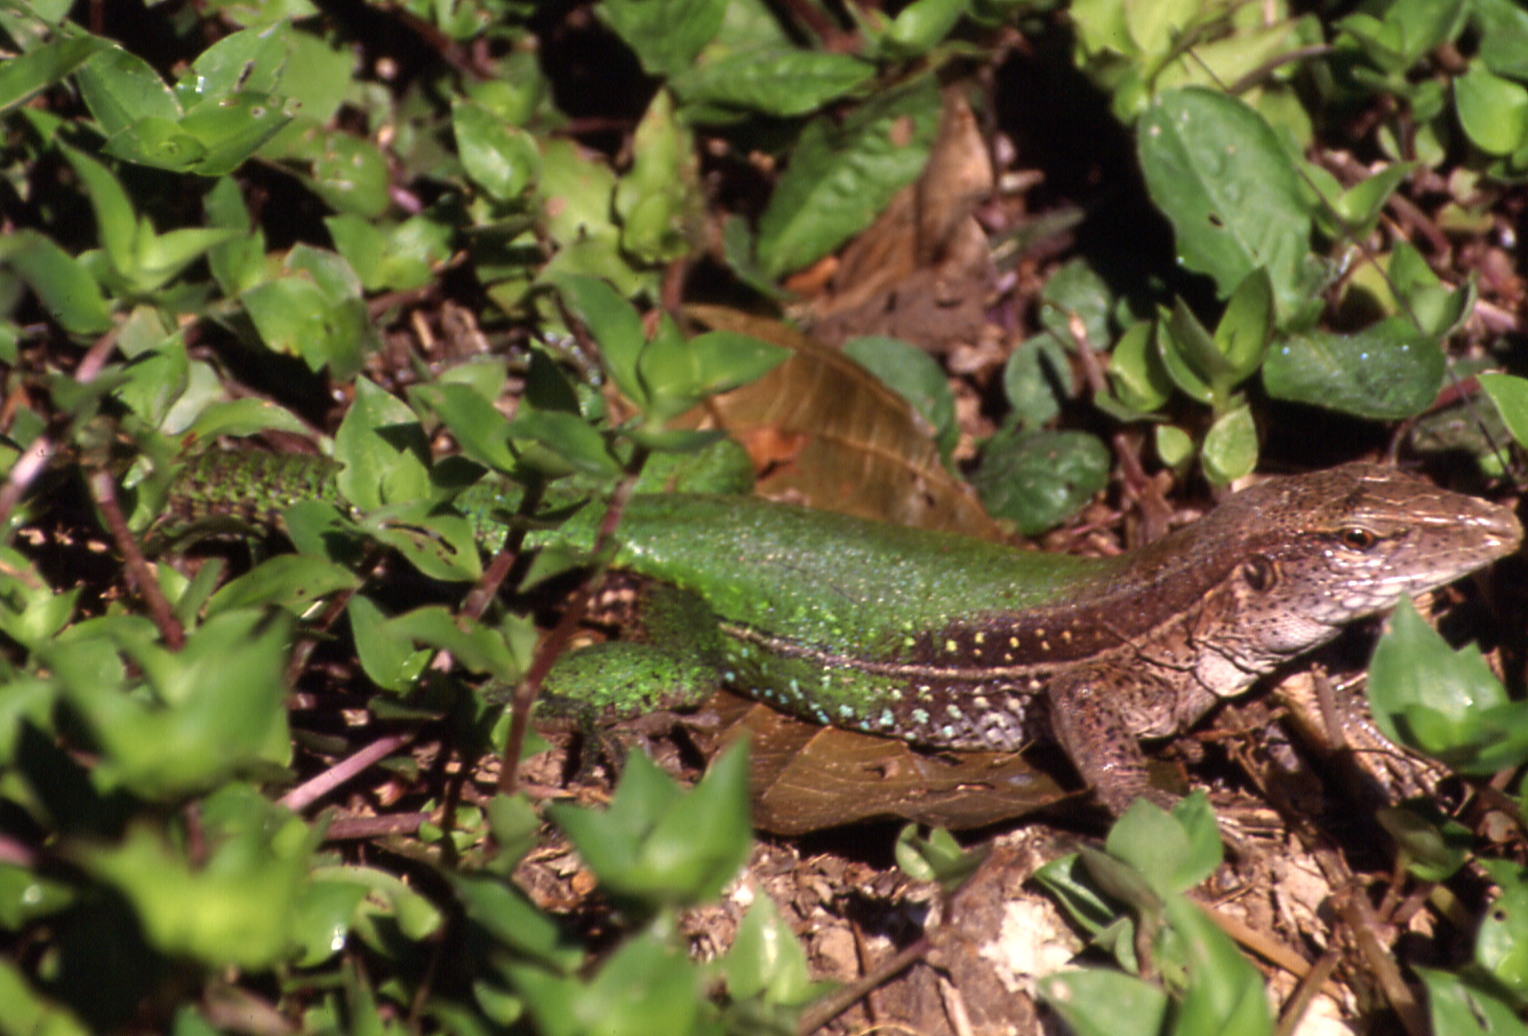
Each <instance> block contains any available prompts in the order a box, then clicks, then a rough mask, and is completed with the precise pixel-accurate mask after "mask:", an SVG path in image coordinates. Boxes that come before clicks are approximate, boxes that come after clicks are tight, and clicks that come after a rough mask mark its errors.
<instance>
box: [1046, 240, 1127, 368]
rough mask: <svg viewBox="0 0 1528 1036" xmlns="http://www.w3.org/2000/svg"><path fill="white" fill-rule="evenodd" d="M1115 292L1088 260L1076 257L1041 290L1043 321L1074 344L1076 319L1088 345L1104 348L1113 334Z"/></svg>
mask: <svg viewBox="0 0 1528 1036" xmlns="http://www.w3.org/2000/svg"><path fill="white" fill-rule="evenodd" d="M1114 302H1115V299H1114V292H1112V291H1110V290H1109V285H1108V282H1106V281H1105V280H1104V279H1103V278H1102V277H1100V276H1099V275H1098V272H1097V271H1096V270H1094V269H1093V267H1092V266H1090V265H1089V264H1088V262H1087V260H1085V259H1073V260H1071V261H1069V262H1068V263H1066V264H1065V265H1064V266H1062V267H1061V269H1059V270H1057V271H1056V272H1055V273H1053V274H1051V276H1050V279H1049V280H1047V281H1046V282H1045V287H1044V288H1043V289H1042V290H1041V292H1040V323H1041V324H1043V325H1044V326H1046V327H1048V328H1050V329H1051V330H1052V331H1054V332H1056V337H1057V338H1058V339H1060V340H1061V341H1063V342H1065V343H1067V344H1068V346H1071V345H1072V344H1073V340H1072V326H1071V325H1072V322H1073V321H1078V322H1080V323H1081V324H1082V329H1083V332H1084V333H1085V334H1086V335H1087V338H1088V344H1089V345H1091V346H1092V347H1093V348H1094V349H1101V348H1103V347H1104V346H1105V345H1106V344H1107V343H1108V342H1109V340H1110V338H1111V337H1112V334H1111V331H1110V314H1111V311H1112V310H1113V309H1114Z"/></svg>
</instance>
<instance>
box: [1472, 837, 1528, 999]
mask: <svg viewBox="0 0 1528 1036" xmlns="http://www.w3.org/2000/svg"><path fill="white" fill-rule="evenodd" d="M1484 863H1485V865H1486V867H1487V870H1488V872H1489V873H1490V875H1491V878H1492V880H1493V881H1495V882H1496V884H1498V885H1500V886H1501V892H1500V894H1499V895H1497V897H1496V899H1495V900H1494V901H1493V902H1492V903H1491V906H1490V907H1489V909H1487V910H1486V913H1485V916H1484V917H1482V918H1481V920H1480V928H1479V930H1478V931H1477V932H1476V933H1475V962H1476V963H1477V964H1479V965H1480V966H1481V967H1483V968H1485V970H1486V971H1487V972H1489V973H1490V975H1491V977H1492V978H1494V979H1496V981H1498V982H1500V983H1501V984H1502V985H1503V986H1505V987H1506V988H1507V989H1510V990H1511V991H1512V992H1513V993H1514V994H1516V995H1517V996H1518V997H1519V998H1522V997H1523V996H1524V995H1528V872H1525V871H1524V869H1523V867H1522V865H1521V864H1518V863H1515V862H1513V861H1511V860H1490V861H1484Z"/></svg>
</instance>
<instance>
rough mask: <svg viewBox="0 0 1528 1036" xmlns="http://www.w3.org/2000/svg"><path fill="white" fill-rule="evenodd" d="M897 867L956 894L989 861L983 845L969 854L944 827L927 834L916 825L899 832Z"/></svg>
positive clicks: (896, 848) (916, 878) (916, 877)
mask: <svg viewBox="0 0 1528 1036" xmlns="http://www.w3.org/2000/svg"><path fill="white" fill-rule="evenodd" d="M895 852H896V857H897V866H898V867H900V868H902V870H903V871H904V872H906V873H907V874H908V875H909V876H911V877H912V878H914V879H915V880H917V881H937V882H939V884H941V885H942V886H944V890H945V892H946V893H951V892H954V891H955V890H956V889H957V888H959V887H960V886H961V884H963V883H964V882H965V880H966V879H967V878H969V877H970V876H971V875H972V874H974V873H976V869H977V868H978V867H980V866H981V864H982V861H983V860H985V859H986V858H987V849H986V847H983V846H978V847H977V848H975V849H973V850H971V851H970V852H967V851H966V850H965V849H963V848H962V847H961V845H960V843H959V842H957V841H955V836H954V835H952V834H950V832H949V831H947V830H946V829H944V828H942V827H936V828H934V830H932V831H930V832H929V833H928V834H927V835H924V834H922V833H921V832H920V829H919V826H918V825H916V824H908V825H907V826H906V827H904V828H902V830H901V831H899V832H897V843H896V846H895Z"/></svg>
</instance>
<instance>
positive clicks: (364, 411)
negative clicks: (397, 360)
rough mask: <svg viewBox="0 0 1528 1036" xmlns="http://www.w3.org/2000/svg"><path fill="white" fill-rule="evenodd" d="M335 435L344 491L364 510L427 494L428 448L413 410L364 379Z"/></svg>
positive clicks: (340, 480) (358, 382)
mask: <svg viewBox="0 0 1528 1036" xmlns="http://www.w3.org/2000/svg"><path fill="white" fill-rule="evenodd" d="M355 389H356V392H355V402H354V403H352V404H351V406H350V409H349V410H347V411H346V412H345V419H344V420H343V421H341V422H340V427H339V431H338V432H336V433H335V436H334V459H335V460H337V461H340V462H341V463H343V464H344V465H345V469H344V470H343V471H342V472H340V475H339V488H340V492H341V493H343V494H344V495H345V498H346V499H347V500H349V501H350V502H351V503H353V504H355V505H356V506H357V507H359V508H360V509H361V510H363V511H371V510H374V509H376V508H378V507H381V506H382V505H383V504H387V503H396V502H400V501H402V502H408V501H417V500H419V499H421V498H422V497H424V496H426V495H427V494H428V493H429V488H430V476H429V470H428V468H427V467H426V459H427V458H428V456H429V450H428V448H427V446H426V443H425V439H424V431H423V429H421V428H420V427H419V423H418V421H417V420H416V419H415V417H414V414H413V411H411V410H409V408H408V407H406V406H404V405H403V403H402V402H400V401H399V400H398V399H397V398H396V397H394V396H392V395H390V394H389V393H387V392H385V391H383V390H382V389H381V388H379V387H378V386H376V385H374V384H372V383H371V382H370V381H368V380H366V379H364V378H363V379H360V380H358V381H357V382H356V386H355Z"/></svg>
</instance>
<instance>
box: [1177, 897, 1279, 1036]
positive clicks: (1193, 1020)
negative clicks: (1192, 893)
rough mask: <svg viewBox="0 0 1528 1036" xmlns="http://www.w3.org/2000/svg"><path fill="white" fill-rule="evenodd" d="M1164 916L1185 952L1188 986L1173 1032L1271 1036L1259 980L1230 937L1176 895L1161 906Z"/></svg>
mask: <svg viewBox="0 0 1528 1036" xmlns="http://www.w3.org/2000/svg"><path fill="white" fill-rule="evenodd" d="M1167 917H1168V920H1169V921H1170V922H1171V924H1172V926H1173V928H1175V929H1176V930H1177V931H1178V933H1179V934H1180V935H1181V936H1182V937H1183V941H1184V944H1185V946H1186V948H1187V951H1188V971H1189V982H1188V988H1187V989H1186V990H1184V993H1183V999H1182V1001H1181V1002H1180V1003H1179V1004H1178V1013H1177V1018H1176V1020H1175V1023H1174V1029H1175V1031H1176V1032H1180V1033H1230V1032H1234V1033H1237V1034H1238V1036H1265V1034H1266V1036H1272V1034H1273V1031H1274V1030H1273V1015H1272V1013H1271V1012H1270V1011H1269V1009H1268V995H1267V993H1266V992H1265V990H1264V989H1263V980H1262V976H1261V975H1260V974H1259V973H1258V970H1257V969H1256V968H1255V967H1253V966H1252V963H1251V961H1249V960H1247V958H1245V957H1243V956H1242V955H1241V954H1240V953H1239V952H1238V951H1237V949H1236V944H1235V943H1233V942H1232V941H1231V938H1230V936H1228V935H1226V933H1225V932H1223V931H1222V930H1221V929H1220V926H1219V925H1217V924H1216V923H1215V922H1214V921H1212V920H1210V918H1209V917H1208V916H1206V914H1205V913H1204V911H1203V910H1201V909H1200V908H1199V907H1197V906H1195V905H1194V904H1193V903H1190V902H1189V901H1188V900H1187V899H1184V898H1182V897H1181V896H1174V897H1172V898H1171V899H1169V900H1168V901H1167Z"/></svg>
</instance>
